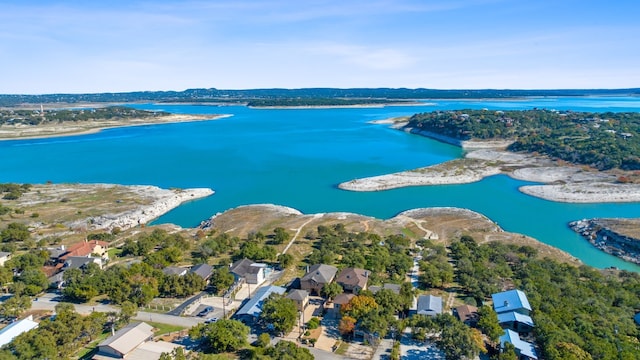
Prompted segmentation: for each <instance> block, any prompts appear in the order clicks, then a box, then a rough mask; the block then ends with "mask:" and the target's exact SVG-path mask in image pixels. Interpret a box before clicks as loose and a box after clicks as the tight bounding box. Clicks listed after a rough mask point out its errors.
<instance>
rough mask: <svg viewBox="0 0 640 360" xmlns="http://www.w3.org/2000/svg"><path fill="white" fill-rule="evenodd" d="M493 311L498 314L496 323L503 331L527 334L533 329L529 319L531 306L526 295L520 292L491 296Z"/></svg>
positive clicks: (505, 292) (514, 291) (531, 320)
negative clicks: (509, 330)
mask: <svg viewBox="0 0 640 360" xmlns="http://www.w3.org/2000/svg"><path fill="white" fill-rule="evenodd" d="M491 298H492V299H493V309H494V310H495V312H496V313H497V314H498V322H499V323H500V326H502V328H504V329H511V330H514V331H517V332H521V333H522V332H529V331H531V329H533V327H534V323H533V319H531V316H530V313H531V305H530V304H529V300H528V299H527V295H526V294H525V293H524V292H522V291H520V290H509V291H504V292H501V293H496V294H493V295H491Z"/></svg>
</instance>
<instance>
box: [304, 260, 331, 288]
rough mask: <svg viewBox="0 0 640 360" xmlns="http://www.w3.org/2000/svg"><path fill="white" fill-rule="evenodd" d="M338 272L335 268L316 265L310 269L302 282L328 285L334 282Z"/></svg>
mask: <svg viewBox="0 0 640 360" xmlns="http://www.w3.org/2000/svg"><path fill="white" fill-rule="evenodd" d="M337 272H338V268H336V267H335V266H331V265H325V264H315V265H313V266H312V267H311V268H309V271H307V273H306V274H305V275H304V276H303V277H302V278H301V279H300V281H310V280H313V281H315V282H317V283H319V284H326V283H329V282H331V280H333V278H334V277H335V276H336V273H337Z"/></svg>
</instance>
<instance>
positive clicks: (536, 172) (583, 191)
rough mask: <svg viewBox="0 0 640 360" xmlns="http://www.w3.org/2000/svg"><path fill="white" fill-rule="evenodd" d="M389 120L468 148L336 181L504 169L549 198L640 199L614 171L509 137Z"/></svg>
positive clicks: (417, 178) (452, 176)
mask: <svg viewBox="0 0 640 360" xmlns="http://www.w3.org/2000/svg"><path fill="white" fill-rule="evenodd" d="M379 123H381V122H379ZM388 123H392V127H393V128H396V129H399V130H402V131H406V132H410V133H412V134H418V135H422V136H427V137H429V138H433V139H436V140H438V141H443V142H446V143H449V144H453V145H456V146H460V147H462V148H464V149H465V150H468V152H467V153H466V154H465V156H464V158H462V159H455V160H451V161H448V162H445V163H442V164H437V165H433V166H428V167H424V168H419V169H414V170H408V171H401V172H397V173H393V174H385V175H379V176H372V177H366V178H360V179H353V180H350V181H346V182H343V183H341V184H339V185H338V187H339V188H340V189H343V190H349V191H382V190H389V189H395V188H400V187H406V186H425V185H447V184H466V183H472V182H476V181H480V180H482V179H484V178H485V177H488V176H493V175H497V174H505V175H508V176H510V177H512V178H514V179H518V180H524V181H531V182H539V183H543V184H540V185H527V186H522V187H520V189H519V190H520V191H521V192H523V193H525V194H527V195H531V196H535V197H539V198H542V199H546V200H550V201H557V202H570V203H605V202H640V185H639V184H621V183H618V182H617V176H616V175H614V174H612V173H608V172H601V171H596V170H592V169H588V168H585V167H579V166H575V165H569V164H564V163H563V164H558V163H557V162H555V161H553V160H551V159H549V158H547V157H544V156H537V155H533V154H527V153H514V152H510V151H507V150H506V147H507V146H508V145H509V142H507V141H488V142H483V141H461V140H458V139H452V138H448V137H446V136H442V135H439V134H433V133H431V132H427V131H416V130H414V129H412V128H406V127H405V125H406V122H401V121H397V120H396V121H394V120H393V119H391V121H389V122H388Z"/></svg>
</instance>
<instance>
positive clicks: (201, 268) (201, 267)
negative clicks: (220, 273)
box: [189, 264, 213, 280]
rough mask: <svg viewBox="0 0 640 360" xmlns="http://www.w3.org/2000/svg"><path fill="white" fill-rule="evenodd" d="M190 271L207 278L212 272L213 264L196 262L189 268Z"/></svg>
mask: <svg viewBox="0 0 640 360" xmlns="http://www.w3.org/2000/svg"><path fill="white" fill-rule="evenodd" d="M189 271H190V272H192V273H194V274H197V275H199V276H200V277H201V278H203V279H205V280H206V279H208V278H209V276H211V273H212V272H213V266H211V265H209V264H198V265H196V266H194V267H192V268H191V270H189Z"/></svg>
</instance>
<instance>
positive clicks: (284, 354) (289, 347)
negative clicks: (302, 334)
mask: <svg viewBox="0 0 640 360" xmlns="http://www.w3.org/2000/svg"><path fill="white" fill-rule="evenodd" d="M264 353H265V355H266V356H269V357H270V358H271V359H278V360H313V359H314V356H313V355H312V354H311V352H310V351H309V349H307V348H304V347H300V346H298V345H296V344H295V343H292V342H291V341H286V340H280V341H279V342H278V343H277V344H276V345H275V346H271V347H268V348H267V349H266V350H265V352H264Z"/></svg>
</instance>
